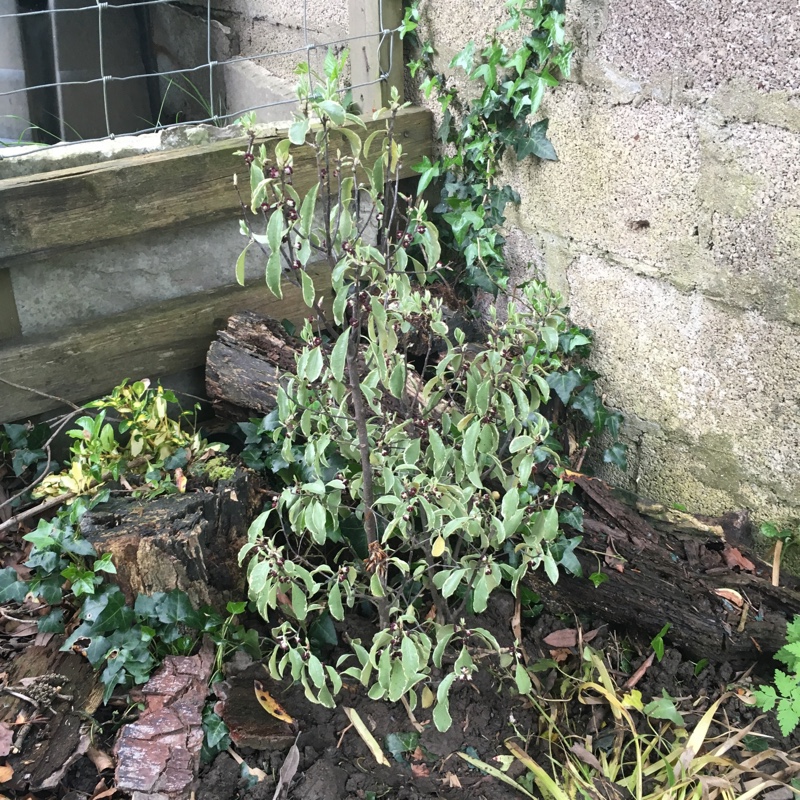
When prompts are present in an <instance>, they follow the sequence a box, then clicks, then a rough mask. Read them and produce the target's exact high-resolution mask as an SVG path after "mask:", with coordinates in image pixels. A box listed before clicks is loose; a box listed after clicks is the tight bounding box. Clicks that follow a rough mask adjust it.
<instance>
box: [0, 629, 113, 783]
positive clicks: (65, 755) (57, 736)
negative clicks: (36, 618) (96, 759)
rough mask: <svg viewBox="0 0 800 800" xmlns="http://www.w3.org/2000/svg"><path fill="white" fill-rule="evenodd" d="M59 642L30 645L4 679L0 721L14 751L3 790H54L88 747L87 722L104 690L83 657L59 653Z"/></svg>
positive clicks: (58, 638)
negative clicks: (12, 734)
mask: <svg viewBox="0 0 800 800" xmlns="http://www.w3.org/2000/svg"><path fill="white" fill-rule="evenodd" d="M63 642H64V637H63V636H54V637H51V639H50V641H49V642H48V643H47V644H46V645H36V644H33V645H30V646H29V647H27V648H26V649H25V651H24V652H23V653H21V654H20V655H19V657H18V658H16V659H15V660H14V662H13V665H12V667H11V669H10V670H9V675H8V676H7V677H6V683H5V686H6V688H5V690H4V691H3V693H2V694H0V722H3V723H5V724H6V725H9V726H11V727H12V729H13V730H14V732H15V741H14V745H15V749H19V752H18V753H16V752H12V755H11V756H10V757H9V759H8V763H9V764H10V765H11V766H12V768H13V770H14V775H13V776H12V778H11V779H10V781H9V782H8V783H5V784H3V790H4V791H6V790H10V791H15V790H18V791H25V790H31V791H43V790H54V789H55V788H56V787H57V786H58V785H59V783H60V782H61V780H62V779H63V777H64V775H65V774H66V773H67V770H68V769H69V768H70V766H71V765H72V764H73V763H74V762H75V761H76V760H77V759H79V758H80V757H81V756H82V755H83V754H84V753H85V752H86V750H87V749H88V747H89V745H90V743H91V739H90V736H89V730H88V728H87V726H86V718H87V717H89V716H91V715H92V714H94V712H95V711H96V710H97V709H98V707H99V706H100V702H101V700H102V698H103V687H102V686H101V685H100V682H99V680H98V677H97V673H96V672H95V671H94V669H93V668H92V666H91V664H90V663H89V662H88V661H87V660H86V659H85V658H82V657H81V656H79V655H77V654H76V653H72V652H63V653H62V652H60V650H59V648H60V647H61V645H62V644H63ZM23 697H26V698H29V700H25V699H22V698H23ZM31 700H32V701H34V702H33V703H31V702H30V701H31Z"/></svg>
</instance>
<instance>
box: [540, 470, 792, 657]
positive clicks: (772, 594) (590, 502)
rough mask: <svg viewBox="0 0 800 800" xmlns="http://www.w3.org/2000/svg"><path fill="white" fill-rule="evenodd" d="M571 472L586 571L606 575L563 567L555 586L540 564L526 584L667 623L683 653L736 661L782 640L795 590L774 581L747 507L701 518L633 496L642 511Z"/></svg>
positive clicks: (625, 619) (551, 601)
mask: <svg viewBox="0 0 800 800" xmlns="http://www.w3.org/2000/svg"><path fill="white" fill-rule="evenodd" d="M570 477H571V478H572V479H573V480H574V481H575V482H576V483H577V485H578V487H579V490H578V491H576V493H575V498H576V499H577V500H578V502H579V503H580V504H581V506H582V507H583V509H584V534H583V541H582V543H581V549H580V550H578V551H577V552H576V555H577V556H578V560H579V561H580V562H581V566H582V567H583V572H584V576H588V575H590V574H592V573H596V572H598V571H602V572H603V573H605V575H606V576H607V580H605V581H604V582H603V583H601V584H600V585H599V586H597V587H596V588H595V586H594V585H593V583H592V582H590V581H589V580H587V578H586V577H583V578H575V577H571V576H568V575H561V576H560V577H559V580H558V583H557V584H555V585H554V584H552V583H550V581H549V580H548V579H547V577H546V576H545V575H544V574H543V573H541V572H537V573H535V574H533V575H532V576H531V577H530V579H529V581H528V583H529V585H530V586H531V588H533V589H534V590H535V591H536V592H537V593H538V594H539V595H540V596H541V597H542V599H543V601H544V603H545V605H546V606H547V607H548V608H549V609H553V610H559V611H563V612H584V613H590V614H593V615H595V616H597V617H600V618H601V619H604V620H606V621H608V622H609V623H611V624H613V625H615V626H619V627H621V628H625V629H628V630H636V631H641V632H643V633H645V634H647V635H649V636H654V635H655V634H657V633H658V632H659V631H660V630H661V628H662V626H663V625H664V624H665V623H667V622H669V623H671V627H670V630H669V631H668V633H667V635H666V637H665V639H666V640H667V641H669V642H671V643H672V644H673V645H675V646H676V647H678V648H679V649H680V650H681V651H683V653H684V654H686V655H688V656H689V657H691V658H693V659H697V660H699V659H701V658H708V659H709V660H710V661H712V662H723V661H727V662H729V663H731V664H732V665H733V666H735V667H745V666H748V665H749V664H752V663H753V662H754V661H756V660H758V659H759V658H760V657H762V656H764V655H770V654H772V653H774V652H775V651H777V650H778V649H779V648H780V647H781V646H782V645H783V644H784V643H785V639H786V622H787V619H791V618H792V615H794V614H795V613H800V592H798V591H797V587H796V581H795V580H794V579H792V578H790V577H789V576H787V577H786V579H785V580H784V584H785V585H784V586H780V587H776V586H772V585H771V581H770V578H771V568H770V566H769V565H767V564H765V563H763V562H762V561H760V560H759V559H758V557H757V556H756V555H755V554H754V552H753V550H752V540H751V538H750V524H749V521H748V518H747V515H746V514H745V513H743V512H737V513H733V512H732V513H729V514H726V515H725V516H723V517H721V518H718V519H716V518H709V517H697V516H693V515H690V514H683V513H680V512H674V511H672V510H669V509H664V508H663V507H660V506H655V505H652V504H650V505H648V504H646V503H643V502H642V501H639V503H638V505H639V509H641V511H642V512H643V513H640V512H639V510H637V509H636V508H633V507H631V506H630V505H628V504H627V503H625V502H623V501H622V500H621V499H620V496H619V495H615V492H614V490H613V489H611V488H610V487H609V486H608V485H607V484H605V483H604V482H603V481H600V480H598V479H596V478H589V477H586V476H583V475H576V474H574V473H572V474H570ZM644 514H647V515H654V516H652V517H650V518H649V519H648V518H647V517H646V516H644ZM659 517H660V519H659ZM786 584H788V585H786ZM740 600H741V605H739V602H740Z"/></svg>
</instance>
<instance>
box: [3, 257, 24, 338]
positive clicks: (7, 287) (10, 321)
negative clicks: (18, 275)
mask: <svg viewBox="0 0 800 800" xmlns="http://www.w3.org/2000/svg"><path fill="white" fill-rule="evenodd" d="M20 333H22V330H21V328H20V327H19V315H18V314H17V303H16V301H15V300H14V287H13V286H12V285H11V272H10V270H7V269H0V339H10V338H12V337H13V336H19V335H20Z"/></svg>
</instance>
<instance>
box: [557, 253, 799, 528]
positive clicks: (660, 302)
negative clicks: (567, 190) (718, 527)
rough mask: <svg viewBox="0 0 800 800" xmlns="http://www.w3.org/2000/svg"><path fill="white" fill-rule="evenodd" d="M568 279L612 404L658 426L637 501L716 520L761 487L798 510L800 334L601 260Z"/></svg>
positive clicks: (645, 436) (581, 263) (585, 260)
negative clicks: (646, 497) (646, 499)
mask: <svg viewBox="0 0 800 800" xmlns="http://www.w3.org/2000/svg"><path fill="white" fill-rule="evenodd" d="M568 280H569V285H570V306H571V308H572V313H573V316H574V318H575V320H576V321H577V322H578V323H579V324H582V325H587V326H588V327H590V328H592V329H593V330H594V332H595V355H594V367H595V368H596V369H597V370H598V372H600V373H601V374H602V375H603V376H604V377H603V389H604V391H605V393H606V397H607V400H608V402H609V403H610V404H611V405H612V406H614V407H616V408H620V409H622V410H623V412H626V413H631V414H633V415H634V416H635V417H636V418H638V419H639V420H641V421H643V422H644V423H646V424H647V425H648V426H655V428H654V427H649V428H648V429H647V430H645V431H644V432H643V433H642V434H641V437H640V438H641V441H640V442H639V444H638V448H639V451H640V452H639V454H638V463H639V467H638V469H639V488H640V489H641V490H642V491H644V493H646V494H650V495H652V496H654V497H656V499H660V500H664V501H667V502H685V503H686V504H687V505H689V506H691V507H692V508H693V509H695V510H698V511H709V512H710V513H716V512H717V511H719V510H721V509H722V508H723V507H724V506H725V505H728V506H730V505H731V504H733V505H746V504H747V501H748V499H749V500H751V501H752V498H753V497H756V496H758V491H761V490H762V489H763V488H768V489H769V490H770V491H771V492H772V493H773V495H774V496H775V497H776V498H779V499H780V500H781V501H783V502H784V503H786V504H790V505H791V506H793V507H795V508H798V507H800V493H799V492H798V490H800V448H798V446H797V442H798V436H800V404H798V402H797V391H796V379H795V376H796V375H797V373H798V370H800V332H798V329H797V328H796V327H794V326H792V325H787V324H785V323H782V322H774V321H769V320H766V319H764V318H763V317H761V316H760V315H758V314H756V313H754V312H749V311H742V310H740V309H736V308H732V307H730V306H726V305H722V304H720V303H716V302H714V301H712V300H709V299H708V298H705V297H703V296H702V295H700V294H697V293H690V294H684V293H681V292H679V291H678V290H677V289H675V288H674V287H672V286H670V285H668V284H666V283H665V282H663V281H659V280H655V279H652V278H646V277H642V276H637V275H635V274H633V273H631V272H630V271H629V270H627V269H625V268H623V267H620V266H618V265H615V264H611V263H609V262H608V261H605V260H603V259H601V258H597V257H592V256H583V257H580V258H578V259H576V260H575V261H574V262H573V264H572V265H571V266H570V268H569V270H568ZM654 431H657V432H654ZM662 440H663V444H662V443H660V442H661V441H662ZM635 468H636V467H635V465H634V469H635Z"/></svg>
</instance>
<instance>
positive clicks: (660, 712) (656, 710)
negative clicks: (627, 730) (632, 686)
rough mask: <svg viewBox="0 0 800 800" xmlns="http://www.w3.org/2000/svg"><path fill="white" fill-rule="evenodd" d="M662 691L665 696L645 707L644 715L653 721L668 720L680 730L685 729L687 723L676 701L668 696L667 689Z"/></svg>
mask: <svg viewBox="0 0 800 800" xmlns="http://www.w3.org/2000/svg"><path fill="white" fill-rule="evenodd" d="M661 691H662V693H663V696H662V697H660V698H658V699H657V700H653V701H652V702H650V703H648V704H647V705H646V706H645V707H644V713H645V714H647V716H648V717H652V718H653V719H666V720H669V721H670V722H674V723H675V724H676V725H677V726H678V727H680V728H683V727H685V725H686V722H685V721H684V719H683V717H682V716H681V715H680V713H679V712H678V709H677V707H676V706H675V701H674V700H673V699H672V698H671V697H670V696H669V694H667V690H666V689H662V690H661Z"/></svg>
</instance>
